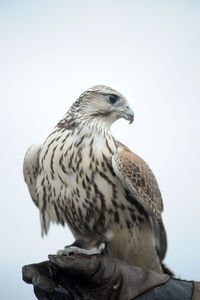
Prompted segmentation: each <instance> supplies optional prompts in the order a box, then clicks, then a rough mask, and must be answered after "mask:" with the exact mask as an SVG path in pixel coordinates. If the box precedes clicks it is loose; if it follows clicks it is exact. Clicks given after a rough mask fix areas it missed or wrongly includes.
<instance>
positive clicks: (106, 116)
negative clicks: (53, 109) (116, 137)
mask: <svg viewBox="0 0 200 300" xmlns="http://www.w3.org/2000/svg"><path fill="white" fill-rule="evenodd" d="M72 110H76V111H78V112H79V115H82V117H83V118H87V119H88V120H90V121H91V120H97V121H99V122H101V123H103V124H105V126H108V127H109V126H111V125H112V123H114V122H115V121H116V120H118V119H119V118H124V119H126V120H129V121H130V123H132V122H133V120H134V113H133V111H132V109H131V108H130V106H129V103H128V101H127V100H126V98H125V97H124V96H123V95H122V94H120V93H119V92H117V91H116V90H113V89H112V88H110V87H108V86H104V85H96V86H93V87H91V88H89V89H87V90H86V91H85V92H84V93H82V94H81V96H80V97H79V99H78V100H77V101H76V102H75V103H74V105H73V106H72Z"/></svg>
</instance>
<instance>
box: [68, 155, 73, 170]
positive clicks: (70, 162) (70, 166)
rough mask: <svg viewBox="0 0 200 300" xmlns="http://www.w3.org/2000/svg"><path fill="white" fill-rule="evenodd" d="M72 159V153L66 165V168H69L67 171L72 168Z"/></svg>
mask: <svg viewBox="0 0 200 300" xmlns="http://www.w3.org/2000/svg"><path fill="white" fill-rule="evenodd" d="M73 158H74V151H73V152H72V155H71V156H70V159H69V164H68V166H69V169H71V168H72V162H73Z"/></svg>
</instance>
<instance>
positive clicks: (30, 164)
mask: <svg viewBox="0 0 200 300" xmlns="http://www.w3.org/2000/svg"><path fill="white" fill-rule="evenodd" d="M40 151H41V145H33V146H31V147H30V148H29V149H28V150H27V152H26V155H25V158H24V164H23V172H24V180H25V182H26V183H27V185H28V189H29V192H30V194H31V197H32V199H33V202H34V203H35V205H36V206H37V207H38V206H39V203H38V202H39V200H38V198H37V195H36V180H37V177H38V172H39V155H40Z"/></svg>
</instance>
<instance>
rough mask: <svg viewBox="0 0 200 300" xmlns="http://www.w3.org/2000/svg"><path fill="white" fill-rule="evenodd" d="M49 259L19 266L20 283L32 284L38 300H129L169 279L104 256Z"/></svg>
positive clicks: (51, 257)
mask: <svg viewBox="0 0 200 300" xmlns="http://www.w3.org/2000/svg"><path fill="white" fill-rule="evenodd" d="M49 259H50V261H46V262H42V263H39V264H32V265H27V266H24V267H23V279H24V281H26V282H27V283H32V284H33V285H34V292H35V295H36V296H37V298H38V299H40V300H47V299H52V300H61V299H62V300H72V299H83V300H85V299H87V300H94V299H95V300H97V299H99V300H100V299H105V300H106V299H110V300H114V299H115V300H131V299H134V298H135V297H137V296H138V295H140V294H142V293H144V292H146V291H148V290H149V289H151V288H153V287H155V286H159V285H161V284H163V283H165V282H166V281H168V279H169V276H168V275H166V274H159V273H156V272H154V271H151V270H143V269H141V268H139V267H136V266H133V265H127V264H126V263H124V262H122V261H120V260H117V259H114V258H112V257H111V256H108V255H91V256H87V255H80V254H79V255H74V256H57V255H50V256H49ZM146 299H147V298H146Z"/></svg>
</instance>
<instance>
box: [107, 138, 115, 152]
mask: <svg viewBox="0 0 200 300" xmlns="http://www.w3.org/2000/svg"><path fill="white" fill-rule="evenodd" d="M106 146H107V148H108V150H109V152H110V154H112V155H113V154H114V153H113V151H112V150H111V149H110V146H109V144H108V140H107V139H106Z"/></svg>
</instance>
